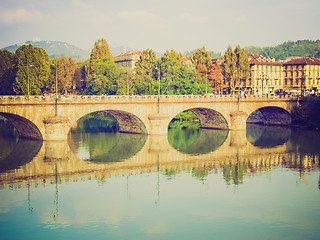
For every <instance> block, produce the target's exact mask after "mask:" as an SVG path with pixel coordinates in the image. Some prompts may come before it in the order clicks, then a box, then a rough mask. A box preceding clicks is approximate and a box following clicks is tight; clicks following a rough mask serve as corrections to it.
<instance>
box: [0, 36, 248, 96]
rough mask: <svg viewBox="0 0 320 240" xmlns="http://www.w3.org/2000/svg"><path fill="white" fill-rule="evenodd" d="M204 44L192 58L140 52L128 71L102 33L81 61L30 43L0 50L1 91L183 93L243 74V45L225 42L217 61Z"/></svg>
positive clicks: (216, 88)
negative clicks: (220, 61)
mask: <svg viewBox="0 0 320 240" xmlns="http://www.w3.org/2000/svg"><path fill="white" fill-rule="evenodd" d="M210 54H211V55H212V54H213V53H210V52H208V51H206V49H205V47H203V48H200V49H196V50H195V51H193V52H192V55H191V61H190V62H184V58H183V55H182V54H181V53H179V52H176V51H174V50H173V49H171V50H170V51H169V50H167V51H166V52H165V53H164V55H163V56H162V57H161V58H160V57H158V56H157V54H156V53H155V52H154V51H153V50H151V49H146V50H144V51H143V52H142V55H141V56H140V59H139V60H138V62H137V63H136V65H135V68H134V69H133V71H130V72H129V71H126V70H125V69H123V68H118V67H116V65H115V62H114V58H113V56H112V54H111V52H110V49H109V45H108V43H107V42H106V40H104V39H99V40H97V41H96V42H95V44H94V47H93V49H92V51H91V54H90V58H89V59H87V60H86V61H83V62H76V61H75V60H74V59H72V58H71V57H70V58H66V57H61V58H53V59H51V60H50V59H49V56H48V54H47V53H46V51H45V50H44V49H42V48H39V47H34V46H33V45H32V44H28V45H22V46H20V47H19V48H18V49H17V50H16V52H15V53H12V52H9V51H7V50H0V94H6V95H11V94H19V95H39V94H47V93H52V94H55V93H58V94H68V93H76V94H88V95H102V94H107V95H129V94H134V95H141V94H143V95H147V94H149V95H156V94H162V95H163V94H167V95H175V94H176V95H188V94H194V95H196V94H206V93H210V92H216V93H219V92H221V90H222V88H224V86H225V82H226V83H227V84H228V86H230V88H231V89H235V88H236V87H237V86H239V84H240V82H241V80H243V79H244V78H247V77H248V74H247V73H248V72H249V65H248V59H247V58H246V56H245V54H244V49H241V48H240V46H237V47H236V48H235V50H234V51H233V50H232V49H231V47H228V50H227V51H226V53H225V55H224V57H225V59H226V63H223V64H222V65H221V66H219V65H218V64H213V63H212V57H211V56H210Z"/></svg>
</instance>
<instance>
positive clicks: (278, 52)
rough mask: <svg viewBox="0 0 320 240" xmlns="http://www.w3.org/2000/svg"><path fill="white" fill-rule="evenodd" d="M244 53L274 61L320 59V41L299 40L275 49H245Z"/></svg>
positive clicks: (252, 47)
mask: <svg viewBox="0 0 320 240" xmlns="http://www.w3.org/2000/svg"><path fill="white" fill-rule="evenodd" d="M244 49H245V51H246V53H255V54H259V55H260V54H261V55H263V56H265V57H273V58H275V59H276V60H280V59H283V60H284V59H286V58H287V57H292V56H299V57H315V58H320V40H316V41H312V40H299V41H296V42H294V41H288V42H284V43H282V44H280V45H277V46H275V47H264V48H260V47H254V46H251V47H245V48H244Z"/></svg>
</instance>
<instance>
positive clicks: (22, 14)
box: [0, 7, 43, 24]
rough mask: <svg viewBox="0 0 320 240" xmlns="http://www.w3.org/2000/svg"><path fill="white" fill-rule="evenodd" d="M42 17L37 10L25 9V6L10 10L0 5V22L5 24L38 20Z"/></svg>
mask: <svg viewBox="0 0 320 240" xmlns="http://www.w3.org/2000/svg"><path fill="white" fill-rule="evenodd" d="M42 18H43V14H42V13H41V12H39V11H37V10H27V9H25V8H18V9H13V10H11V9H4V8H1V7H0V22H3V23H6V24H10V23H17V22H19V23H20V22H30V21H38V20H41V19H42Z"/></svg>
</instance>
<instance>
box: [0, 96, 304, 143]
mask: <svg viewBox="0 0 320 240" xmlns="http://www.w3.org/2000/svg"><path fill="white" fill-rule="evenodd" d="M297 104H298V101H297V98H288V97H287V98H278V97H269V98H268V97H257V96H246V97H244V96H242V97H239V96H232V95H221V96H220V95H183V96H178V95H160V96H156V95H151V96H128V95H126V96H118V95H115V96H76V95H74V96H63V97H60V98H59V99H55V97H54V96H51V97H50V96H27V97H25V96H2V97H1V98H0V115H1V116H3V117H5V118H7V119H8V120H9V121H10V122H12V124H13V125H14V127H15V128H16V129H17V130H18V132H19V136H20V137H21V138H29V139H39V140H66V139H67V135H68V132H69V130H70V129H71V127H72V126H73V125H74V124H75V123H76V122H77V120H79V119H80V118H81V117H83V116H85V115H87V114H89V113H93V112H101V111H104V112H107V113H108V114H109V115H111V116H112V117H114V118H115V119H116V121H117V123H118V125H119V130H120V132H128V133H141V134H148V135H166V134H167V130H168V125H169V123H170V121H171V120H172V119H173V118H174V117H175V116H176V115H177V114H179V113H181V112H183V111H186V110H190V111H192V112H193V113H194V114H195V115H196V116H197V117H198V119H199V122H200V128H213V129H230V130H244V129H246V123H247V122H255V123H257V122H259V123H262V124H266V125H270V124H273V125H290V124H291V116H290V112H291V111H292V108H293V107H294V106H296V105H297Z"/></svg>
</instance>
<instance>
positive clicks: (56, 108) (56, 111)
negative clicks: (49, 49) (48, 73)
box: [53, 63, 58, 116]
mask: <svg viewBox="0 0 320 240" xmlns="http://www.w3.org/2000/svg"><path fill="white" fill-rule="evenodd" d="M53 66H54V67H56V104H55V116H57V115H58V63H57V64H56V65H54V64H53Z"/></svg>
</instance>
